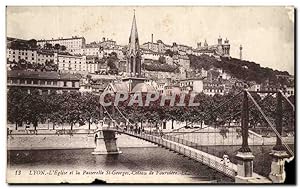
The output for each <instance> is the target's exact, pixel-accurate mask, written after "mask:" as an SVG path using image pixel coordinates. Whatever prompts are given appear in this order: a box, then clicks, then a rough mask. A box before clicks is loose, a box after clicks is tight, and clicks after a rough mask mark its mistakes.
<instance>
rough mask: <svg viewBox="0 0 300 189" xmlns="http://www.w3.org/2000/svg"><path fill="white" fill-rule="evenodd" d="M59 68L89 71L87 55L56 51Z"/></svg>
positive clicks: (62, 70)
mask: <svg viewBox="0 0 300 189" xmlns="http://www.w3.org/2000/svg"><path fill="white" fill-rule="evenodd" d="M54 63H55V64H57V65H58V70H60V71H61V72H68V73H83V74H84V73H87V72H88V70H87V62H86V56H81V55H69V54H58V53H54Z"/></svg>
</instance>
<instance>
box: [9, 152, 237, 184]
mask: <svg viewBox="0 0 300 189" xmlns="http://www.w3.org/2000/svg"><path fill="white" fill-rule="evenodd" d="M120 150H121V151H122V152H123V153H122V154H119V155H92V154H91V152H92V151H93V149H71V150H31V151H29V150H11V151H8V178H12V179H11V180H10V179H9V180H10V181H11V182H23V183H24V182H25V183H26V182H42V183H44V182H46V183H48V182H50V183H51V182H80V183H81V182H91V181H93V180H94V179H95V178H98V179H100V180H104V181H106V182H109V183H127V182H130V183H136V182H139V183H162V182H163V183H176V182H180V183H211V182H213V183H215V182H217V183H232V182H234V180H233V179H231V178H228V177H226V176H224V175H222V174H220V173H218V172H216V171H214V170H212V169H210V168H208V167H207V166H205V165H203V164H201V163H199V162H196V161H194V160H191V159H188V158H186V157H184V156H182V155H179V154H177V153H174V152H171V151H169V150H167V149H164V148H160V147H146V148H141V147H130V148H120ZM18 170H21V171H22V173H21V174H22V175H23V177H21V175H19V172H18ZM71 170H72V171H75V172H74V173H72V175H71V176H70V175H68V173H67V172H68V171H71ZM49 171H50V172H49ZM51 171H52V172H51ZM76 171H78V173H79V174H78V175H76V173H77V172H76ZM64 172H65V175H64ZM58 173H60V175H59V174H58ZM73 174H75V176H74V175H73ZM24 176H25V177H24ZM26 176H27V177H26Z"/></svg>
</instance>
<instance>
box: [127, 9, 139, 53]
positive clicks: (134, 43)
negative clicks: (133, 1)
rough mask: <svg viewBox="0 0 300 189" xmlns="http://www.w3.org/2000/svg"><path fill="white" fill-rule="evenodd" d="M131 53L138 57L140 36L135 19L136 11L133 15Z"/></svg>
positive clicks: (130, 40) (130, 37)
mask: <svg viewBox="0 0 300 189" xmlns="http://www.w3.org/2000/svg"><path fill="white" fill-rule="evenodd" d="M128 48H129V53H130V54H131V53H133V55H136V53H137V51H138V50H139V36H138V31H137V26H136V19H135V10H134V13H133V20H132V26H131V32H130V36H129V45H128Z"/></svg>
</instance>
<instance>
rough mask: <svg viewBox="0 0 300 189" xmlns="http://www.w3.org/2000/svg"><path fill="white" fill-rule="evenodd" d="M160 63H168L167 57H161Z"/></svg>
mask: <svg viewBox="0 0 300 189" xmlns="http://www.w3.org/2000/svg"><path fill="white" fill-rule="evenodd" d="M158 62H159V63H161V64H165V63H166V57H164V56H160V57H159V58H158Z"/></svg>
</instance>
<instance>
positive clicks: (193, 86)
mask: <svg viewBox="0 0 300 189" xmlns="http://www.w3.org/2000/svg"><path fill="white" fill-rule="evenodd" d="M179 86H180V88H181V91H182V92H184V93H190V92H195V93H202V92H203V90H204V89H203V87H204V85H203V78H188V79H182V80H180V82H179Z"/></svg>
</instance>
